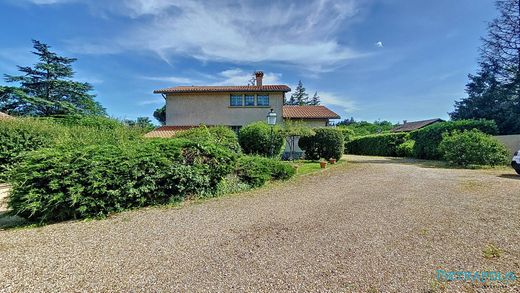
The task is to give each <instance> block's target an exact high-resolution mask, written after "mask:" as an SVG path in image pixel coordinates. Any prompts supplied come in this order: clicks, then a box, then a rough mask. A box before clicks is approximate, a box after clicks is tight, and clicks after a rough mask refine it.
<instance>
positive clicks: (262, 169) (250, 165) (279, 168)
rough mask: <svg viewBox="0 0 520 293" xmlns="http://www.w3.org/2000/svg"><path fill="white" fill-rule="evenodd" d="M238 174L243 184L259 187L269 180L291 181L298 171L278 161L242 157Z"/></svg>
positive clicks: (238, 165) (238, 166) (237, 169)
mask: <svg viewBox="0 0 520 293" xmlns="http://www.w3.org/2000/svg"><path fill="white" fill-rule="evenodd" d="M236 173H237V175H238V177H239V178H240V179H241V180H242V181H243V182H245V183H247V184H249V185H250V186H252V187H259V186H262V185H264V184H265V183H266V182H267V181H269V180H286V179H289V178H291V177H292V176H294V174H295V173H296V169H295V168H294V167H293V166H291V165H289V164H287V163H284V162H282V161H279V160H276V159H270V158H264V157H259V156H242V157H240V158H239V159H238V163H237V168H236Z"/></svg>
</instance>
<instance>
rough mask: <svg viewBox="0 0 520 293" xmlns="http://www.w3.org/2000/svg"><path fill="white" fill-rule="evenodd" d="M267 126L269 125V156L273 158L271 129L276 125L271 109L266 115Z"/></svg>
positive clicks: (274, 114) (274, 115)
mask: <svg viewBox="0 0 520 293" xmlns="http://www.w3.org/2000/svg"><path fill="white" fill-rule="evenodd" d="M267 124H269V125H271V147H270V149H269V154H270V155H271V157H273V138H274V136H273V131H274V130H273V129H274V125H275V124H276V113H275V112H274V110H273V109H271V112H269V113H268V114H267Z"/></svg>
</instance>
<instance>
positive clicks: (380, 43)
mask: <svg viewBox="0 0 520 293" xmlns="http://www.w3.org/2000/svg"><path fill="white" fill-rule="evenodd" d="M375 45H376V47H378V48H383V47H384V45H383V42H381V41H379V42H377V43H375Z"/></svg>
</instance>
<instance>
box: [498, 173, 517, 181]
mask: <svg viewBox="0 0 520 293" xmlns="http://www.w3.org/2000/svg"><path fill="white" fill-rule="evenodd" d="M498 177H500V178H507V179H513V180H520V175H515V174H500V175H498Z"/></svg>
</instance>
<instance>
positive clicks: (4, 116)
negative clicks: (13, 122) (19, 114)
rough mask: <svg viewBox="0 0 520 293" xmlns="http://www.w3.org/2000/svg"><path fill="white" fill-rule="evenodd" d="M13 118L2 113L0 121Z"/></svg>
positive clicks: (0, 113)
mask: <svg viewBox="0 0 520 293" xmlns="http://www.w3.org/2000/svg"><path fill="white" fill-rule="evenodd" d="M11 118H13V116H9V115H7V114H5V113H2V112H0V119H11Z"/></svg>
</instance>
